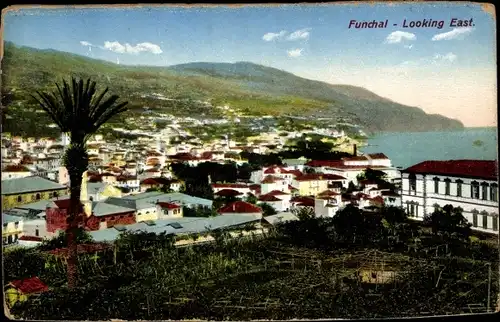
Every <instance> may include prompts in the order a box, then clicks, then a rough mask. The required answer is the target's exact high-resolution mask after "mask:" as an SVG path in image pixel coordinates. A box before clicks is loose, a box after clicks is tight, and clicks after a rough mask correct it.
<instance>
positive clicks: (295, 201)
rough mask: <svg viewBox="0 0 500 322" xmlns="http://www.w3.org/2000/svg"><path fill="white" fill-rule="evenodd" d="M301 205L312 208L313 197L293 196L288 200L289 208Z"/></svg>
mask: <svg viewBox="0 0 500 322" xmlns="http://www.w3.org/2000/svg"><path fill="white" fill-rule="evenodd" d="M303 207H309V208H312V209H314V207H315V201H314V198H313V197H307V196H294V197H292V199H291V200H290V209H300V208H303Z"/></svg>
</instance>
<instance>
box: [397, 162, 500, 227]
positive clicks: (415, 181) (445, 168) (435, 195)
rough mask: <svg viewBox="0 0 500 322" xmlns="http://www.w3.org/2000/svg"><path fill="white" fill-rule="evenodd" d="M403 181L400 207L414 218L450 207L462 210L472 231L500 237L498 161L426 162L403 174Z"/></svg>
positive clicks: (420, 217)
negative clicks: (439, 208)
mask: <svg viewBox="0 0 500 322" xmlns="http://www.w3.org/2000/svg"><path fill="white" fill-rule="evenodd" d="M401 181H402V185H401V203H402V206H403V207H404V208H405V209H406V210H407V212H408V214H409V216H410V217H411V218H414V219H417V220H422V219H423V218H424V216H425V215H427V214H431V213H432V212H433V211H434V210H435V209H436V207H443V206H445V205H448V204H450V205H452V206H453V207H460V208H462V209H463V215H464V217H465V218H466V219H467V220H468V221H469V222H470V223H471V224H472V229H475V230H479V231H483V232H489V233H494V234H498V205H499V204H498V163H497V161H482V160H450V161H424V162H421V163H418V164H416V165H413V166H411V167H409V168H407V169H405V170H401Z"/></svg>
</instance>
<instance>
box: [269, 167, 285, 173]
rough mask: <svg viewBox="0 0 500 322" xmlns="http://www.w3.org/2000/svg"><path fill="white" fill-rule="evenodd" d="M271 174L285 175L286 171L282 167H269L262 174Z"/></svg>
mask: <svg viewBox="0 0 500 322" xmlns="http://www.w3.org/2000/svg"><path fill="white" fill-rule="evenodd" d="M273 173H287V170H286V169H284V168H283V167H278V166H271V167H269V168H267V169H266V170H265V171H264V174H273Z"/></svg>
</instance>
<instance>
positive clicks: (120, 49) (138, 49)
mask: <svg viewBox="0 0 500 322" xmlns="http://www.w3.org/2000/svg"><path fill="white" fill-rule="evenodd" d="M104 49H107V50H110V51H113V52H115V53H119V54H139V53H142V52H150V53H152V54H155V55H158V54H161V53H162V52H163V51H162V50H161V48H160V46H158V45H155V44H152V43H150V42H143V43H140V44H137V45H135V46H132V45H130V44H129V43H125V44H124V45H122V44H120V43H119V42H118V41H105V42H104Z"/></svg>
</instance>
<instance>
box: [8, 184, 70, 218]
mask: <svg viewBox="0 0 500 322" xmlns="http://www.w3.org/2000/svg"><path fill="white" fill-rule="evenodd" d="M67 192H68V188H67V187H66V186H63V185H61V184H59V183H57V182H54V181H50V180H47V179H44V178H41V177H36V176H31V177H25V178H17V179H10V180H2V207H3V209H4V210H7V209H11V208H14V207H16V206H18V205H22V204H26V203H30V202H33V201H37V200H48V199H50V198H53V197H56V196H60V195H65V194H66V193H67Z"/></svg>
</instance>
